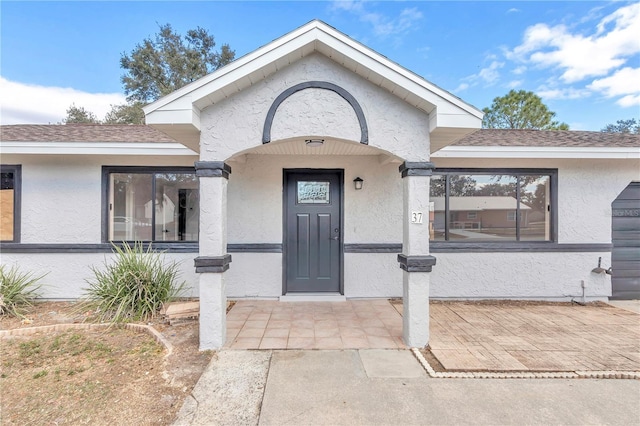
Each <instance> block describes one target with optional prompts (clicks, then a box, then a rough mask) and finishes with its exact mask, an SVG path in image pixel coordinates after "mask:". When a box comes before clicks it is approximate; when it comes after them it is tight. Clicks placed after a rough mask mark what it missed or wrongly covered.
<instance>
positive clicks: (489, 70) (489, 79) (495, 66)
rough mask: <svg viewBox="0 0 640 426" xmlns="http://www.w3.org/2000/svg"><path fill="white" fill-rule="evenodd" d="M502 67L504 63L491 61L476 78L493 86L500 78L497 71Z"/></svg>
mask: <svg viewBox="0 0 640 426" xmlns="http://www.w3.org/2000/svg"><path fill="white" fill-rule="evenodd" d="M503 66H504V62H498V61H493V62H491V64H490V65H489V66H488V67H486V68H483V69H481V70H480V72H479V73H478V77H480V78H481V79H482V80H484V81H485V82H486V83H487V84H490V85H491V84H494V83H495V82H496V81H498V79H499V78H500V73H499V72H498V70H499V69H500V68H502V67H503Z"/></svg>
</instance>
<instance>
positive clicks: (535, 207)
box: [520, 176, 551, 241]
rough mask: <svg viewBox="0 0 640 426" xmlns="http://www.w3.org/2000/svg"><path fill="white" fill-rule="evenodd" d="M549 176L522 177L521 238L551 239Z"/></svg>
mask: <svg viewBox="0 0 640 426" xmlns="http://www.w3.org/2000/svg"><path fill="white" fill-rule="evenodd" d="M550 181H551V179H550V178H549V176H521V177H520V240H521V241H550V240H551V212H550V211H549V208H548V206H549V205H550V194H549V187H550Z"/></svg>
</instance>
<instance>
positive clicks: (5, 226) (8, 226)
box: [0, 172, 15, 241]
mask: <svg viewBox="0 0 640 426" xmlns="http://www.w3.org/2000/svg"><path fill="white" fill-rule="evenodd" d="M14 190H15V173H14V172H2V178H1V187H0V240H2V241H13V239H14V232H13V224H14V215H15V213H14V212H15V205H14V201H15V192H14Z"/></svg>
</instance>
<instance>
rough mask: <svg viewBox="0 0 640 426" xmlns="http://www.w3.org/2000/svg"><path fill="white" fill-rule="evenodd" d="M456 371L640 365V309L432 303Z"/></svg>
mask: <svg viewBox="0 0 640 426" xmlns="http://www.w3.org/2000/svg"><path fill="white" fill-rule="evenodd" d="M430 316H431V339H430V341H429V346H430V348H431V352H432V354H433V355H434V356H435V357H436V358H437V359H438V361H439V362H440V363H441V364H442V366H443V367H444V368H445V369H447V370H448V371H455V370H464V371H473V370H483V371H486V370H490V371H576V370H587V371H588V370H592V371H593V370H621V371H639V370H640V315H638V314H636V313H633V312H629V311H625V310H622V309H618V308H615V307H612V306H608V305H604V304H599V305H598V306H592V305H588V306H580V305H569V304H564V303H562V304H561V303H558V304H518V303H511V304H510V303H502V304H501V303H491V304H479V303H465V302H432V303H431V311H430Z"/></svg>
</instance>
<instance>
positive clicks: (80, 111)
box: [62, 104, 100, 124]
mask: <svg viewBox="0 0 640 426" xmlns="http://www.w3.org/2000/svg"><path fill="white" fill-rule="evenodd" d="M62 122H63V123H64V124H80V123H84V124H87V123H91V124H97V123H100V120H98V117H96V115H95V114H94V113H92V112H91V111H87V110H86V109H85V108H84V107H77V106H76V105H75V104H71V106H70V107H69V108H67V116H66V117H65V118H63V119H62Z"/></svg>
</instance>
